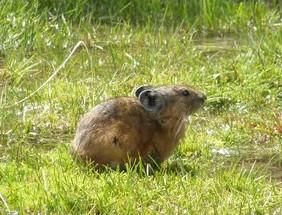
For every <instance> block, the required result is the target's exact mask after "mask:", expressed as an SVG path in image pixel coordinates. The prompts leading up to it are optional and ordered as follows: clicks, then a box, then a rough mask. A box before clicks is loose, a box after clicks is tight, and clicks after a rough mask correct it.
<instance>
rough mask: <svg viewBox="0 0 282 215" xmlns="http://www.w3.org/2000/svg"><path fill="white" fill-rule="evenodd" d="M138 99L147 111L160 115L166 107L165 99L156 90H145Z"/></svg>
mask: <svg viewBox="0 0 282 215" xmlns="http://www.w3.org/2000/svg"><path fill="white" fill-rule="evenodd" d="M138 99H139V101H140V103H141V104H142V105H143V107H144V108H145V109H146V110H147V111H151V112H155V113H158V112H160V111H161V110H162V109H163V108H164V106H165V100H164V97H163V96H162V95H161V94H160V93H158V92H156V91H155V90H144V91H143V92H141V93H140V95H139V97H138Z"/></svg>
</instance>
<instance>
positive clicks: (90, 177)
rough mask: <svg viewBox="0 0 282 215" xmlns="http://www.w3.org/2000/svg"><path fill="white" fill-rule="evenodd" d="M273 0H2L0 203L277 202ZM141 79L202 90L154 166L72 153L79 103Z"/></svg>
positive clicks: (217, 205)
mask: <svg viewBox="0 0 282 215" xmlns="http://www.w3.org/2000/svg"><path fill="white" fill-rule="evenodd" d="M272 2H275V1H272ZM281 8H282V6H281V4H280V5H279V1H277V3H276V5H272V6H271V7H270V3H267V2H263V1H246V2H241V3H240V2H239V1H223V0H210V1H208V0H201V1H196V0H195V1H184V0H182V1H177V2H176V3H174V4H173V3H172V1H171V2H170V1H138V0H134V1H125V0H124V1H122V0H119V1H106V0H104V1H98V2H95V1H93V3H89V1H86V0H79V1H64V2H63V1H51V0H50V1H23V0H19V1H0V26H1V28H0V41H1V44H0V214H5V213H7V212H9V211H17V212H19V214H32V213H42V214H43V213H46V214H94V213H97V214H280V213H282V186H281V181H282V138H281V135H282V23H281V17H282V16H281ZM78 41H83V43H84V44H85V46H81V48H79V49H77V50H76V51H75V53H74V54H73V55H72V56H71V58H70V60H69V61H68V62H67V63H66V64H65V66H64V67H63V68H62V69H61V70H60V71H59V72H58V74H56V76H55V77H54V78H53V79H52V80H51V81H49V82H48V83H47V85H46V86H45V87H43V88H42V89H40V90H39V91H38V92H37V93H36V94H34V95H33V96H31V97H30V98H28V99H25V100H24V101H22V102H20V103H17V102H18V101H20V100H22V99H23V98H25V97H26V96H28V95H30V94H32V93H33V92H34V91H35V90H36V89H38V88H39V87H40V86H41V85H42V84H43V83H44V82H45V81H46V80H47V79H48V78H49V77H50V76H51V75H52V74H54V72H55V71H56V69H57V68H58V67H59V66H60V65H61V64H62V63H63V61H64V60H65V59H66V57H67V56H68V55H69V54H70V52H71V50H72V49H73V47H74V46H75V45H76V44H77V43H78ZM148 83H149V84H156V85H157V84H171V83H187V84H191V85H194V86H197V87H198V88H199V89H201V90H203V91H204V92H206V94H207V95H208V98H209V99H208V101H207V104H206V105H205V107H204V108H203V110H201V111H200V112H198V113H197V114H195V116H194V117H193V120H192V123H191V125H190V126H189V128H188V129H187V135H186V137H185V139H184V140H183V141H182V144H181V145H180V147H179V148H178V150H177V151H176V152H175V153H174V155H173V156H172V157H171V158H170V159H169V160H168V161H167V162H165V163H164V164H163V165H162V167H161V169H160V170H159V171H156V172H154V173H151V174H147V171H146V170H144V169H142V167H136V168H129V169H128V171H126V172H120V171H113V170H110V169H106V170H105V171H97V170H95V169H93V168H91V167H89V166H86V165H83V164H80V163H77V162H74V161H73V158H72V157H71V155H70V154H69V143H70V142H71V141H72V138H73V136H74V131H75V128H76V125H77V122H78V120H79V119H80V117H81V116H82V115H83V113H85V112H87V111H88V110H90V109H91V108H92V107H93V106H95V104H98V103H99V102H101V101H103V100H106V99H107V98H110V97H115V96H120V95H129V94H131V91H132V89H133V88H134V87H136V86H137V85H142V84H148ZM224 153H225V155H224ZM226 153H227V154H226ZM228 153H229V154H228Z"/></svg>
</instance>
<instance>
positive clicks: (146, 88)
mask: <svg viewBox="0 0 282 215" xmlns="http://www.w3.org/2000/svg"><path fill="white" fill-rule="evenodd" d="M149 89H153V87H152V86H150V85H144V86H140V87H137V88H136V89H135V92H134V94H135V96H136V97H137V98H138V97H139V95H140V94H141V93H142V92H143V91H145V90H149Z"/></svg>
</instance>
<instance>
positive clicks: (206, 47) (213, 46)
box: [193, 37, 243, 56]
mask: <svg viewBox="0 0 282 215" xmlns="http://www.w3.org/2000/svg"><path fill="white" fill-rule="evenodd" d="M193 44H194V45H195V47H196V49H198V50H200V51H202V53H203V54H205V55H207V56H209V55H212V56H214V55H217V54H221V53H226V52H230V53H232V52H235V51H241V49H242V45H243V44H242V41H240V40H238V39H236V38H235V37H211V38H199V39H195V40H193Z"/></svg>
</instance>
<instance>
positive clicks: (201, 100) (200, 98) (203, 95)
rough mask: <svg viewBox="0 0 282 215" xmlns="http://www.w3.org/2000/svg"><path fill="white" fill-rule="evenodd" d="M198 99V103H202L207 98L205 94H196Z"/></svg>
mask: <svg viewBox="0 0 282 215" xmlns="http://www.w3.org/2000/svg"><path fill="white" fill-rule="evenodd" d="M198 99H199V101H200V102H202V103H204V102H205V100H206V99H207V96H206V95H205V94H203V93H201V94H198Z"/></svg>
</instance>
